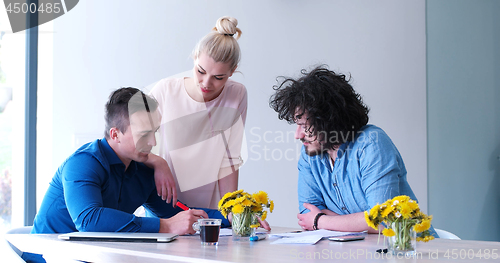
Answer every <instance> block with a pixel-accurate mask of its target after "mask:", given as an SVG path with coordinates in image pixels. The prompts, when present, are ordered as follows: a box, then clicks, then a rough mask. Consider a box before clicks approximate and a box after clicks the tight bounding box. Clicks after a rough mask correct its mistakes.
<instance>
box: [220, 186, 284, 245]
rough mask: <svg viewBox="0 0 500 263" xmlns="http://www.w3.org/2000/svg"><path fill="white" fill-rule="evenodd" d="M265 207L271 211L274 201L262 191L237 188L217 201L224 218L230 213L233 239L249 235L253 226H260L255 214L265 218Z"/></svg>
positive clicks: (253, 228) (252, 231)
mask: <svg viewBox="0 0 500 263" xmlns="http://www.w3.org/2000/svg"><path fill="white" fill-rule="evenodd" d="M265 208H268V209H269V211H270V212H271V213H272V212H273V209H274V202H273V201H272V200H269V198H268V196H267V193H266V192H264V191H259V192H257V193H254V194H249V193H246V192H244V191H243V190H238V191H235V192H232V193H227V194H225V195H224V197H222V199H221V200H220V201H219V211H220V212H221V213H222V215H223V216H224V217H225V218H227V216H228V215H229V214H230V213H232V217H233V219H232V229H233V239H238V237H250V236H251V235H252V234H253V233H254V231H255V228H257V227H259V226H260V223H259V221H258V219H257V216H259V217H260V218H261V219H262V220H265V219H266V217H267V211H266V210H264V209H265Z"/></svg>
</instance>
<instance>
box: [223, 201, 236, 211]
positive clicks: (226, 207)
mask: <svg viewBox="0 0 500 263" xmlns="http://www.w3.org/2000/svg"><path fill="white" fill-rule="evenodd" d="M235 204H236V201H235V200H234V199H233V200H229V201H227V202H226V203H225V204H224V205H223V206H222V209H230V208H231V206H233V205H235Z"/></svg>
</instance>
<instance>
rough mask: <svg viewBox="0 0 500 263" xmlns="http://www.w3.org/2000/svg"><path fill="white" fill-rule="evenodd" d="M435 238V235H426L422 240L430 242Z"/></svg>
mask: <svg viewBox="0 0 500 263" xmlns="http://www.w3.org/2000/svg"><path fill="white" fill-rule="evenodd" d="M433 239H434V237H433V236H426V237H424V240H422V241H424V242H429V241H431V240H433Z"/></svg>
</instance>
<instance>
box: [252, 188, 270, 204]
mask: <svg viewBox="0 0 500 263" xmlns="http://www.w3.org/2000/svg"><path fill="white" fill-rule="evenodd" d="M253 198H254V199H255V201H257V203H258V204H267V193H266V192H264V191H259V192H258V193H255V194H253Z"/></svg>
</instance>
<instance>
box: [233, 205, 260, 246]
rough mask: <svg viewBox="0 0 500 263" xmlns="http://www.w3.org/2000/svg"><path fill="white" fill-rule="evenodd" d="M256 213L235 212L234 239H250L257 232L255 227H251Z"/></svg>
mask: <svg viewBox="0 0 500 263" xmlns="http://www.w3.org/2000/svg"><path fill="white" fill-rule="evenodd" d="M255 220H256V219H255V215H254V214H252V213H248V212H243V213H240V214H233V220H232V231H233V240H235V241H245V240H246V241H248V240H249V238H250V237H251V236H253V235H254V233H255V228H253V227H250V226H251V225H252V224H254V222H255Z"/></svg>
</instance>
